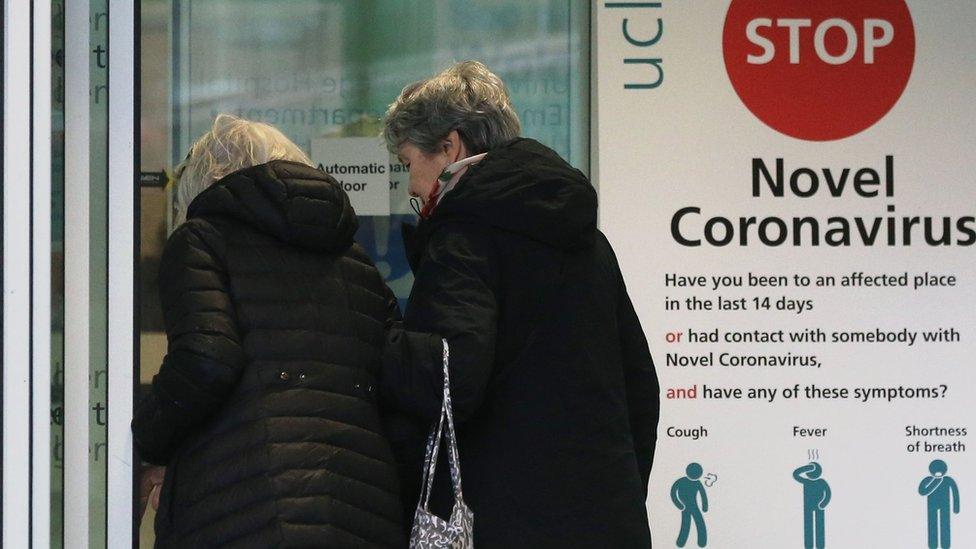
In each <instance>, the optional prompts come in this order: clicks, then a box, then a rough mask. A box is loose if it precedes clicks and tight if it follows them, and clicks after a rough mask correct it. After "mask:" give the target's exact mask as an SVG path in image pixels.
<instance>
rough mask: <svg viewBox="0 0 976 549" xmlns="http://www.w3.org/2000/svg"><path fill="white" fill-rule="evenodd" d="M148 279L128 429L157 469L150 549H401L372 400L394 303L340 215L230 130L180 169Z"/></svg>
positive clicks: (248, 138)
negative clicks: (150, 354) (157, 262)
mask: <svg viewBox="0 0 976 549" xmlns="http://www.w3.org/2000/svg"><path fill="white" fill-rule="evenodd" d="M179 172H180V178H179V183H178V184H179V190H178V199H177V207H178V211H179V214H178V217H179V218H180V220H181V221H182V223H181V224H180V226H179V227H178V228H177V229H176V230H175V232H173V234H172V235H171V236H170V238H169V240H168V241H167V243H166V249H165V251H164V253H163V258H162V262H161V266H160V272H159V286H160V295H161V299H162V305H163V314H164V317H165V324H166V334H167V339H168V344H169V345H168V352H167V354H166V358H165V359H164V360H163V364H162V367H161V368H160V370H159V373H158V374H157V375H156V376H155V377H154V378H153V382H152V391H151V392H150V394H149V395H148V396H147V398H145V399H144V400H143V401H142V402H141V403H140V405H139V406H138V408H137V411H136V414H135V419H134V420H133V422H132V432H133V439H134V443H135V447H136V449H137V450H138V452H139V455H140V456H141V457H142V458H143V459H144V460H146V461H148V462H151V463H155V464H160V465H166V473H165V478H164V480H163V482H162V488H161V496H160V497H159V500H158V506H159V507H158V514H157V516H156V524H155V526H156V536H157V538H156V546H157V547H179V548H186V547H216V546H222V547H223V546H233V547H312V546H315V547H401V546H402V545H403V544H404V540H405V538H406V535H405V532H404V529H403V528H402V527H401V525H402V520H401V515H402V511H401V508H400V499H399V492H398V481H397V475H396V468H395V462H394V459H393V455H392V453H391V450H390V446H389V444H388V442H387V440H386V438H385V437H384V436H383V434H382V428H381V423H380V416H379V411H378V408H377V404H376V400H375V398H374V394H375V392H374V386H375V385H376V375H377V371H378V369H379V367H380V363H381V360H380V359H381V353H382V349H383V341H384V326H385V324H386V323H387V322H388V320H389V319H390V318H391V316H396V315H397V314H398V313H397V312H396V302H395V300H394V299H393V296H392V294H391V293H390V292H389V290H388V289H387V288H386V286H385V285H384V283H383V280H382V277H381V276H380V274H379V272H378V271H377V270H376V268H375V267H374V266H373V264H372V262H371V261H370V260H369V258H368V257H367V255H366V254H365V252H364V251H363V250H362V248H360V247H359V246H358V245H357V244H355V243H354V242H353V235H354V234H355V232H356V228H357V221H356V215H355V213H354V212H353V209H352V206H351V205H350V203H349V198H348V197H347V196H346V194H345V193H344V192H343V190H342V189H341V188H340V186H339V185H338V184H337V183H336V181H335V180H334V179H333V178H332V177H330V176H329V175H327V174H326V173H324V172H322V171H321V170H318V169H316V168H314V167H313V166H312V163H311V161H310V160H309V158H308V156H306V155H305V153H304V152H302V151H301V150H300V149H299V148H298V147H297V146H296V145H295V144H294V143H292V142H291V141H289V140H288V139H287V138H286V137H285V136H284V135H283V134H282V133H281V132H279V131H278V130H276V129H275V128H272V127H271V126H268V125H266V124H259V123H255V122H249V121H246V120H241V119H239V118H235V117H233V116H229V115H220V116H218V117H217V118H216V120H215V121H214V124H213V128H212V129H211V130H210V131H208V132H207V133H206V134H205V135H204V136H203V137H201V138H200V140H198V141H197V142H196V143H195V144H194V145H193V148H192V149H191V150H190V154H189V155H188V157H187V160H186V162H185V163H184V166H182V167H181V169H180V170H179Z"/></svg>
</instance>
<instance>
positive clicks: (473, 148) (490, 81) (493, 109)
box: [383, 61, 522, 154]
mask: <svg viewBox="0 0 976 549" xmlns="http://www.w3.org/2000/svg"><path fill="white" fill-rule="evenodd" d="M383 126H384V127H383V138H384V140H385V141H386V146H387V148H389V149H390V151H392V152H394V153H396V152H397V149H398V148H399V147H400V145H401V144H403V143H404V142H410V143H413V144H414V145H416V146H417V147H418V148H419V149H420V150H422V151H424V152H427V153H431V152H434V151H436V150H437V147H438V143H439V141H440V140H441V139H443V138H444V137H445V136H446V135H447V134H449V133H450V132H451V130H457V132H458V134H459V135H460V136H461V139H462V140H463V141H464V144H465V146H467V149H468V152H470V153H471V154H479V153H483V152H486V151H489V150H491V149H494V148H496V147H498V146H499V145H501V144H503V143H505V142H506V141H509V140H512V139H515V138H516V137H518V136H519V134H520V133H521V131H522V125H521V123H520V122H519V118H518V114H517V113H516V112H515V109H514V108H513V107H512V101H511V97H509V94H508V89H507V88H506V87H505V83H504V82H502V79H501V78H499V77H498V76H497V75H495V74H494V73H493V72H491V71H490V70H488V67H486V66H485V65H484V64H483V63H479V62H478V61H462V62H460V63H457V64H455V65H454V66H452V67H450V68H448V69H447V70H445V71H443V72H441V73H440V74H438V75H437V76H434V77H432V78H428V79H427V80H421V81H419V82H414V83H413V84H410V85H408V86H407V87H405V88H403V91H402V92H400V96H399V97H397V98H396V101H394V102H393V103H392V104H391V105H390V107H389V109H387V111H386V118H385V119H384V120H383Z"/></svg>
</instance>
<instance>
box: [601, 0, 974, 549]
mask: <svg viewBox="0 0 976 549" xmlns="http://www.w3.org/2000/svg"><path fill="white" fill-rule="evenodd" d="M595 11H596V17H595V19H594V24H595V25H596V27H597V28H596V32H597V36H598V44H599V47H598V48H596V54H595V55H596V57H595V60H594V63H595V65H596V67H595V68H596V74H597V79H598V82H597V90H598V95H597V102H596V106H597V113H598V118H597V120H596V122H595V124H596V132H595V135H596V136H597V140H598V142H597V144H596V145H597V146H596V149H595V150H596V151H597V152H596V158H595V159H596V160H597V162H596V164H595V165H597V166H598V172H597V173H596V177H597V178H598V183H599V189H600V199H601V209H600V219H601V226H602V228H603V230H604V231H605V232H606V233H607V236H608V237H609V239H610V241H611V242H612V243H613V245H614V247H615V249H616V252H617V255H618V257H619V258H620V263H621V267H622V270H623V272H624V276H625V279H626V281H627V285H628V289H629V291H630V294H631V296H632V298H633V301H634V304H635V307H636V309H637V312H638V314H639V316H640V319H641V322H642V324H643V327H644V330H645V332H646V334H647V337H648V341H649V342H650V346H651V351H652V354H653V356H654V359H655V363H656V366H657V371H658V374H659V377H660V381H661V396H662V407H661V423H660V427H659V430H658V437H659V438H658V445H657V455H656V460H655V464H654V470H653V473H652V476H651V483H650V488H649V493H648V512H649V515H650V520H651V529H652V533H653V536H654V547H675V546H689V547H693V546H708V547H718V548H742V547H755V548H788V547H825V546H829V547H842V548H852V547H892V548H911V547H918V548H924V547H949V546H950V538H951V542H953V545H952V546H953V547H976V511H974V507H973V506H972V505H971V504H970V505H966V504H965V501H969V502H972V499H973V494H974V493H976V460H974V459H973V453H972V452H969V449H970V448H969V447H970V446H972V442H973V439H972V438H971V437H970V436H969V435H970V434H973V429H976V406H974V405H973V402H974V400H976V381H974V380H976V375H974V368H976V312H974V311H976V254H974V248H976V247H974V243H976V218H974V214H976V180H974V176H973V173H974V170H973V165H972V163H973V161H972V157H973V150H974V149H976V109H974V107H973V97H974V95H973V89H974V86H976V57H974V56H973V52H976V33H973V28H976V9H974V6H973V4H972V3H967V2H932V1H930V0H924V1H923V0H917V1H909V2H907V3H906V2H905V1H904V0H859V1H857V2H852V1H850V0H815V1H813V0H812V1H796V0H792V1H788V0H724V1H722V0H713V1H704V2H678V1H674V0H670V1H669V0H665V1H662V2H636V1H634V2H604V1H600V2H598V4H597V5H596V7H595ZM974 451H976V449H974ZM706 498H707V504H706V503H705V499H706ZM960 500H964V502H963V504H962V505H961V506H959V502H960ZM706 509H707V511H706ZM957 511H958V513H957Z"/></svg>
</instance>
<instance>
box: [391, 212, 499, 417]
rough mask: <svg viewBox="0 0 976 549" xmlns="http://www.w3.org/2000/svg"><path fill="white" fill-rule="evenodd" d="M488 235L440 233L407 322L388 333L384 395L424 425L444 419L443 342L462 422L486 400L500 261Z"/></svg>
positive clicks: (455, 230) (463, 228) (472, 229)
mask: <svg viewBox="0 0 976 549" xmlns="http://www.w3.org/2000/svg"><path fill="white" fill-rule="evenodd" d="M488 231H489V229H488V228H485V227H481V226H478V225H473V224H453V225H449V226H443V227H441V228H440V229H439V230H438V231H437V232H436V233H434V234H433V235H432V236H431V238H430V240H429V242H428V244H427V246H428V248H427V249H428V252H427V257H426V258H425V259H424V261H423V262H422V263H421V264H420V266H419V269H418V271H417V276H416V280H415V282H414V287H413V291H412V292H411V294H410V300H409V302H408V305H407V311H406V315H405V317H404V321H403V323H402V324H396V323H395V324H394V326H393V329H391V330H389V331H388V333H387V344H386V349H385V350H384V361H383V369H382V374H381V380H380V387H381V395H382V397H383V398H384V399H386V400H387V401H388V402H389V403H390V404H392V405H393V406H394V407H395V408H397V409H399V410H401V411H403V412H406V413H408V414H411V415H413V416H416V417H418V418H420V419H422V420H425V421H433V420H434V419H436V418H437V416H438V414H439V413H440V407H441V401H442V396H443V387H444V385H443V379H444V378H443V360H442V345H441V338H446V339H447V341H448V343H449V344H450V354H451V358H450V374H451V399H452V403H453V407H454V408H453V409H454V416H455V419H456V421H457V422H458V423H462V422H464V421H465V420H466V419H468V418H470V417H471V415H472V414H474V412H475V411H476V410H477V409H478V407H479V406H480V404H481V402H482V400H483V399H484V395H485V390H486V389H487V386H488V380H489V378H490V375H491V370H492V364H493V362H494V357H495V333H496V329H497V321H498V303H497V300H496V287H497V286H496V284H497V283H496V277H497V275H496V260H495V252H494V244H493V241H492V238H491V235H490V234H489V232H488Z"/></svg>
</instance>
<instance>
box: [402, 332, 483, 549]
mask: <svg viewBox="0 0 976 549" xmlns="http://www.w3.org/2000/svg"><path fill="white" fill-rule="evenodd" d="M442 341H443V343H444V403H443V405H442V407H441V416H440V419H439V420H438V422H437V427H436V428H432V429H431V433H430V436H429V437H428V439H427V456H426V459H425V460H424V476H423V480H422V485H421V486H422V488H421V493H420V501H419V502H418V503H417V511H416V513H414V518H413V529H412V530H411V531H410V549H434V548H449V549H471V548H473V547H474V537H473V531H474V513H472V512H471V509H469V508H468V506H467V504H465V503H464V494H463V493H462V492H461V465H460V463H459V461H460V460H459V458H458V449H457V438H456V436H455V434H454V414H453V412H452V411H451V383H450V377H449V375H448V367H447V366H448V362H449V359H450V349H449V348H448V346H447V340H446V339H444V340H442ZM445 419H446V420H447V437H446V438H447V450H448V453H447V459H448V463H449V464H450V466H451V485H452V486H453V487H454V509H453V510H451V518H450V520H447V521H445V520H444V519H442V518H440V517H438V516H437V515H435V514H433V513H431V512H430V510H429V509H428V507H429V503H430V492H431V489H432V488H433V486H434V471H435V469H436V468H437V452H438V449H439V448H440V446H441V438H442V436H443V434H444V420H445Z"/></svg>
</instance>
